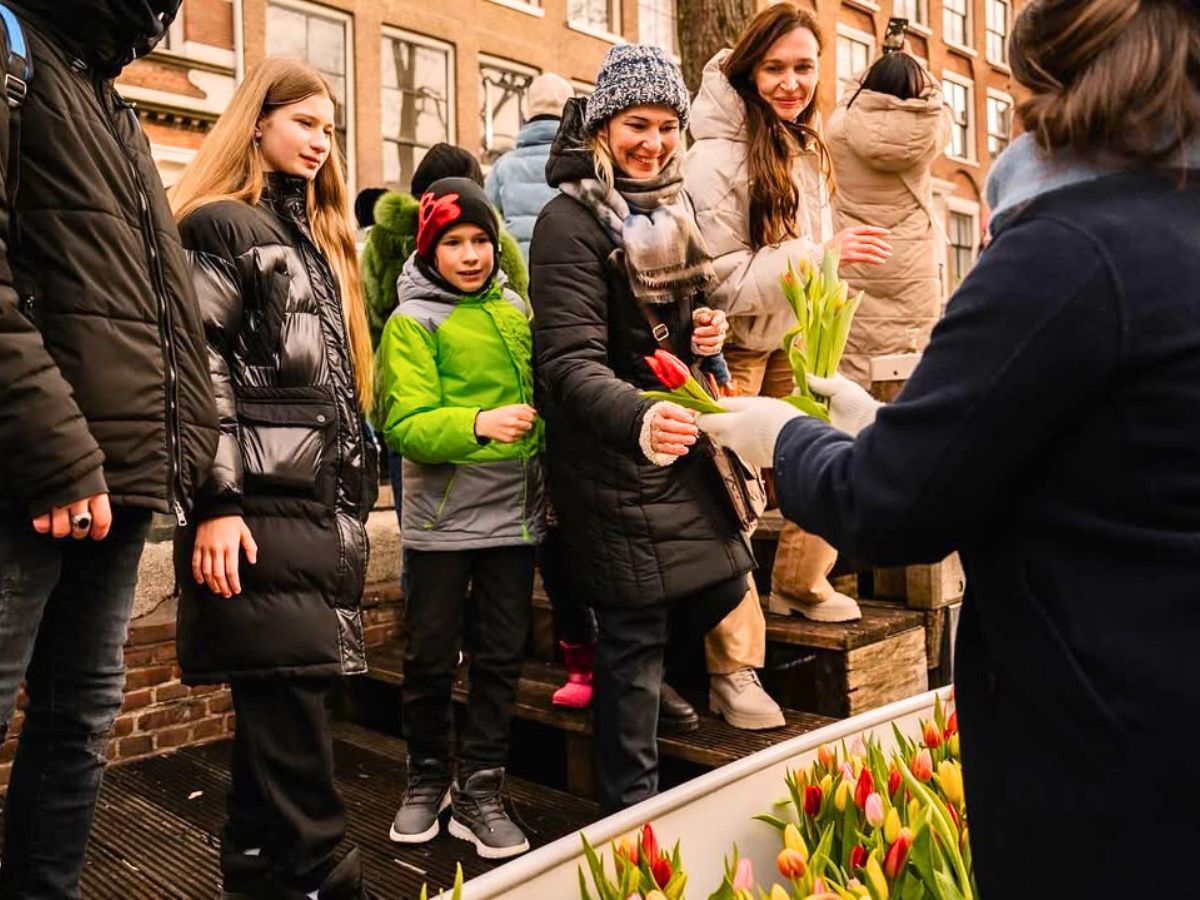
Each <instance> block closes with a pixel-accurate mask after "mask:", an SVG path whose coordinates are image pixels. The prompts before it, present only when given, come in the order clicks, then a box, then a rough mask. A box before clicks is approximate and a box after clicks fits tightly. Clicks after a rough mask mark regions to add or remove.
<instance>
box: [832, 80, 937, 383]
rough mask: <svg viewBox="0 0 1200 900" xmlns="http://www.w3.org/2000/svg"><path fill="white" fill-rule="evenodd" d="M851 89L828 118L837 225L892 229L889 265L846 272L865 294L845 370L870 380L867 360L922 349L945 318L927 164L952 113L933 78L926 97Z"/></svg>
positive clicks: (861, 379) (857, 378)
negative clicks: (909, 97)
mask: <svg viewBox="0 0 1200 900" xmlns="http://www.w3.org/2000/svg"><path fill="white" fill-rule="evenodd" d="M853 96H854V92H853V91H847V92H846V94H845V95H844V96H843V97H842V101H841V103H839V104H838V107H837V109H836V110H835V111H834V113H833V115H832V116H831V117H830V119H829V131H828V141H829V150H830V153H832V155H833V171H834V175H835V176H836V178H837V191H836V193H835V194H834V197H833V210H834V221H835V225H836V227H837V229H838V230H839V231H840V230H841V229H843V228H850V227H852V226H855V225H878V226H880V227H882V228H887V229H888V230H889V231H890V232H891V236H890V237H889V238H888V242H889V243H890V244H891V245H892V256H891V258H890V259H889V260H888V261H887V262H886V263H884V264H883V265H882V266H867V265H857V266H846V267H845V268H844V269H842V275H843V276H844V277H845V278H847V279H848V280H849V281H850V284H851V285H852V286H853V287H854V288H855V290H862V291H864V292H865V294H864V296H863V301H862V305H861V306H860V307H859V308H858V312H857V313H856V314H855V316H854V324H853V325H852V326H851V329H850V340H849V342H848V343H847V345H846V355H845V356H844V357H843V359H842V364H841V367H840V368H841V371H842V373H843V374H845V375H846V376H848V377H850V378H852V379H854V380H855V381H857V382H858V383H859V384H862V385H863V386H864V387H866V386H869V381H870V371H869V370H870V360H871V358H872V357H875V356H883V355H886V354H891V353H910V352H914V351H918V350H923V349H924V348H925V345H926V344H927V343H929V333H930V332H931V331H932V330H933V326H934V323H936V322H937V319H938V316H939V315H940V314H941V308H942V298H943V287H942V275H941V262H942V259H943V251H944V242H945V232H944V230H942V228H941V226H940V225H939V224H936V223H935V222H934V221H933V220H932V219H931V217H930V214H929V213H928V212H927V211H926V210H929V209H931V208H932V201H933V190H932V186H931V184H930V178H931V176H930V168H931V166H932V165H933V161H934V159H936V158H937V156H938V155H939V154H940V153H941V152H942V150H943V149H944V148H945V146H946V143H947V141H948V140H949V139H950V111H949V110H948V109H947V108H946V107H945V106H944V105H943V103H942V90H941V86H940V85H938V84H937V82H936V81H934V82H933V86H932V87H931V88H930V90H929V91H928V92H927V94H926V96H925V97H923V98H921V99H914V100H899V99H897V98H896V97H892V96H889V95H887V94H879V93H876V92H875V91H863V92H862V93H861V94H859V96H858V99H857V100H855V101H854V105H853V106H851V107H850V108H849V109H847V108H846V103H847V101H848V100H849V99H850V98H851V97H853Z"/></svg>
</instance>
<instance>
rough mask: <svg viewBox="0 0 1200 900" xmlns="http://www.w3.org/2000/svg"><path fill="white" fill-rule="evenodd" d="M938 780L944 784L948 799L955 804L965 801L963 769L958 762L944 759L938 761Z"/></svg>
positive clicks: (943, 788) (943, 789)
mask: <svg viewBox="0 0 1200 900" xmlns="http://www.w3.org/2000/svg"><path fill="white" fill-rule="evenodd" d="M938 782H939V783H940V784H941V786H942V793H943V794H945V795H946V799H947V800H949V801H950V802H951V803H954V804H961V803H962V802H963V778H962V769H960V768H959V766H958V763H956V762H954V761H952V760H949V759H943V760H942V761H941V762H940V763H938Z"/></svg>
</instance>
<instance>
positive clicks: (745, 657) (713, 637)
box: [704, 575, 767, 675]
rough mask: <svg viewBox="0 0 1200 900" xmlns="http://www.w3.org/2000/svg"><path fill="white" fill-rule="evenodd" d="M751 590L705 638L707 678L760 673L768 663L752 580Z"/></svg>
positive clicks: (764, 631) (764, 627)
mask: <svg viewBox="0 0 1200 900" xmlns="http://www.w3.org/2000/svg"><path fill="white" fill-rule="evenodd" d="M746 580H747V582H749V587H750V589H749V590H748V591H746V596H745V597H743V598H742V602H741V603H739V604H738V605H737V606H735V607H734V608H733V612H731V613H730V614H729V615H727V616H726V617H725V618H723V619H722V620H721V621H720V622H718V623H717V626H716V627H715V628H714V629H713V630H712V631H710V632H709V633H708V634H707V635H705V637H704V661H705V664H706V666H707V668H708V674H709V675H729V674H731V673H733V672H736V671H737V670H738V669H745V668H746V667H747V666H749V667H751V668H755V669H761V668H762V667H763V664H764V663H766V661H767V620H766V618H764V616H763V611H762V601H761V600H759V597H758V588H756V587H755V586H754V576H753V575H747V576H746Z"/></svg>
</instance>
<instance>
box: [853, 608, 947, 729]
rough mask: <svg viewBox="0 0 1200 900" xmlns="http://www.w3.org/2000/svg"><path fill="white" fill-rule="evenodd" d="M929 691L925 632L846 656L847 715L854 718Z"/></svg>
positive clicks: (907, 633) (882, 642) (895, 638)
mask: <svg viewBox="0 0 1200 900" xmlns="http://www.w3.org/2000/svg"><path fill="white" fill-rule="evenodd" d="M928 689H929V668H928V665H927V662H926V656H925V633H924V629H920V628H917V629H913V630H912V631H907V632H905V633H903V634H900V635H897V636H895V637H893V638H889V639H888V640H886V641H880V642H879V643H878V644H871V645H870V646H867V647H860V648H858V649H857V650H851V651H850V652H849V653H848V654H847V656H846V695H847V697H848V699H849V707H848V709H847V714H848V715H851V716H854V715H858V714H859V713H861V712H866V711H867V710H869V709H876V708H877V707H880V706H883V705H885V704H887V703H891V702H893V701H895V700H903V699H904V698H905V697H912V696H914V695H915V694H920V693H924V692H925V691H927V690H928Z"/></svg>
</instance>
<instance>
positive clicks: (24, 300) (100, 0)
mask: <svg viewBox="0 0 1200 900" xmlns="http://www.w3.org/2000/svg"><path fill="white" fill-rule="evenodd" d="M7 5H8V6H9V7H10V8H11V9H12V11H13V12H14V14H15V16H16V18H17V20H18V21H19V23H20V26H21V27H20V30H21V32H23V33H24V36H25V39H26V43H27V52H28V53H29V55H30V58H31V60H32V62H33V75H32V77H31V78H30V79H29V82H28V84H27V85H26V87H27V88H28V93H27V95H26V96H25V98H24V100H23V102H21V103H20V104H19V107H20V108H19V113H13V111H12V110H11V108H10V107H9V106H8V104H6V103H0V160H2V161H3V167H2V168H3V177H0V185H2V187H0V191H2V192H0V345H2V347H3V350H0V460H3V465H2V472H0V740H2V739H3V736H4V732H5V730H6V729H7V726H8V723H9V721H10V719H11V716H12V711H13V707H14V703H15V700H16V695H17V690H18V688H19V686H20V684H21V682H22V680H25V681H26V697H27V701H26V706H25V723H24V727H23V729H22V731H21V738H20V744H19V747H18V750H17V755H16V759H15V761H14V764H13V769H12V778H11V781H10V782H9V786H8V793H7V798H6V800H5V809H4V858H3V865H0V896H5V897H9V896H19V897H29V896H37V897H50V896H53V897H75V896H78V894H79V875H80V871H81V867H82V865H83V857H84V848H85V845H86V843H87V837H88V831H89V829H90V826H91V820H92V811H93V808H94V805H95V801H96V793H97V790H98V789H99V786H100V780H101V775H102V772H103V769H104V761H105V750H106V744H107V738H108V732H109V730H110V728H111V726H112V723H113V720H114V718H115V717H116V715H117V713H118V711H119V710H120V708H121V703H122V688H123V685H124V657H123V652H122V647H123V644H124V642H125V636H126V632H127V629H128V624H129V616H130V612H131V609H132V605H133V589H134V584H135V582H136V580H137V570H138V561H139V559H140V556H141V552H142V547H143V544H144V543H145V539H146V535H147V533H148V530H149V526H150V516H151V513H152V512H154V511H157V512H161V513H169V514H170V515H171V516H172V517H173V518H177V519H178V520H179V521H181V522H182V521H186V520H187V517H188V515H189V514H190V508H191V498H192V494H193V492H194V489H195V486H196V483H197V481H198V480H199V478H200V477H201V473H203V472H204V471H205V470H207V468H208V464H209V460H210V459H211V458H212V454H213V448H214V445H215V443H216V414H215V411H214V409H213V401H212V387H211V384H210V383H209V379H208V373H207V369H206V366H205V362H204V359H205V355H204V337H203V332H202V329H201V326H200V318H199V315H198V313H197V309H196V298H195V295H194V293H193V291H192V288H191V283H190V280H189V279H188V277H187V270H186V262H185V260H184V255H183V251H182V249H181V248H180V246H179V236H178V232H177V231H176V228H175V224H174V222H173V221H172V219H171V212H170V209H169V208H168V206H167V201H166V197H165V196H164V194H163V191H162V187H161V182H160V180H159V177H158V173H157V172H156V171H155V169H154V162H153V160H152V159H151V157H150V147H149V145H148V143H147V141H146V137H145V135H144V134H143V133H142V131H141V128H140V127H139V125H138V122H137V118H136V116H135V115H134V113H133V112H132V109H131V107H130V106H129V105H128V104H126V103H125V102H124V101H123V100H121V98H120V97H119V96H118V95H117V94H116V93H115V92H114V90H113V88H112V79H113V78H114V77H115V76H116V75H117V74H118V73H119V72H120V71H121V69H122V67H123V66H124V65H125V64H126V63H128V62H129V61H130V60H131V59H133V57H134V55H135V54H137V53H144V52H146V51H148V50H149V48H150V47H151V46H152V45H153V43H154V42H155V41H156V40H157V39H158V38H160V37H161V35H162V34H163V33H164V30H165V29H166V27H167V25H168V24H169V22H170V20H171V19H172V18H173V16H174V13H175V10H176V9H177V7H178V6H179V2H178V0H158V2H154V0H138V2H135V0H89V2H83V0H54V2H50V0H9V2H8V4H7ZM11 33H12V32H11V30H10V36H11ZM13 43H14V45H16V44H17V42H16V41H15V40H14V41H13ZM0 60H3V63H2V64H0V69H2V70H3V71H2V74H4V75H7V76H8V77H9V78H20V77H21V76H22V75H23V74H24V73H23V72H21V71H20V70H19V67H18V66H17V65H16V64H15V62H14V61H13V60H12V59H11V58H10V55H9V50H8V48H5V49H4V52H3V53H0ZM8 83H9V86H10V91H12V90H13V89H14V88H15V87H16V82H13V81H10V82H8ZM9 96H10V97H12V96H14V95H13V94H12V93H10V95H9ZM14 115H19V117H20V118H19V121H20V128H19V131H18V130H17V129H16V128H14V127H13V121H12V117H13V116H14ZM15 135H19V145H18V144H13V142H12V139H13V137H14V136H15ZM68 537H70V538H73V540H66V538H68Z"/></svg>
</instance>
